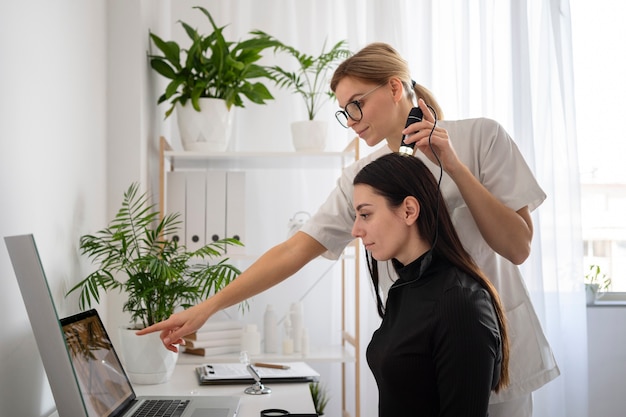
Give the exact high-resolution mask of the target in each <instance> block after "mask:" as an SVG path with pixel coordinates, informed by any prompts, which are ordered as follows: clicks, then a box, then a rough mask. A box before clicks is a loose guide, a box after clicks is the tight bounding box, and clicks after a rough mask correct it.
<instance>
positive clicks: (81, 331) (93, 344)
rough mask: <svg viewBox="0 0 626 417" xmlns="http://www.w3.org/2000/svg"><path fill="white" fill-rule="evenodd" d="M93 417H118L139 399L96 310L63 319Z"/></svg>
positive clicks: (86, 404)
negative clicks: (120, 412) (117, 415)
mask: <svg viewBox="0 0 626 417" xmlns="http://www.w3.org/2000/svg"><path fill="white" fill-rule="evenodd" d="M61 326H62V327H63V333H64V335H65V339H66V341H67V346H68V351H69V354H70V359H71V361H72V364H73V366H74V372H75V374H76V379H77V380H78V384H79V386H80V390H81V392H82V394H83V400H84V403H85V407H87V411H88V414H89V416H98V417H100V416H102V417H104V416H114V415H116V414H117V413H118V412H119V411H120V410H122V409H125V408H126V407H127V406H128V404H129V403H130V402H132V401H133V400H134V399H135V393H134V391H133V388H132V386H131V384H130V382H129V380H128V378H127V376H126V373H125V372H124V369H123V368H122V364H121V363H120V360H119V358H118V356H117V354H116V353H115V350H114V349H113V345H112V343H111V340H110V339H109V336H108V334H107V332H106V329H105V328H104V326H103V324H102V321H101V320H100V317H99V316H98V313H97V311H96V310H94V309H92V310H89V311H85V312H82V313H79V314H76V315H74V316H71V317H66V318H63V319H61Z"/></svg>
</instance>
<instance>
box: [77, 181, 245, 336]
mask: <svg viewBox="0 0 626 417" xmlns="http://www.w3.org/2000/svg"><path fill="white" fill-rule="evenodd" d="M138 190H139V185H138V184H136V183H135V184H131V186H130V187H129V188H128V190H127V191H126V192H125V193H124V199H123V202H122V207H121V208H120V210H119V211H118V212H117V214H116V216H115V218H114V219H113V220H112V221H111V222H110V223H109V226H108V227H106V228H105V229H102V230H100V231H98V232H97V233H96V234H94V235H84V236H81V238H80V249H81V253H82V254H83V255H87V256H88V257H89V258H90V259H91V260H92V261H93V262H94V263H96V264H97V265H98V269H97V270H96V271H94V272H92V273H90V274H89V275H88V276H87V277H86V278H85V279H83V280H82V281H80V282H79V283H78V284H76V285H75V286H74V287H73V288H72V289H70V290H69V291H68V292H67V294H68V295H69V294H70V293H72V292H74V291H78V290H80V297H79V307H80V308H81V309H85V308H87V307H90V306H91V305H92V304H93V303H98V302H99V301H100V292H101V291H102V292H107V291H110V290H115V289H117V290H119V291H124V292H125V293H126V294H127V296H128V298H127V301H126V302H125V304H124V306H123V310H124V311H128V312H129V313H130V315H131V319H132V321H133V322H135V323H137V324H138V325H139V324H140V325H142V326H149V325H152V324H154V323H157V322H159V321H162V320H165V319H167V318H168V317H169V316H170V315H171V314H172V313H174V309H175V308H176V307H183V308H187V307H190V306H192V305H194V304H196V303H198V302H200V301H202V300H203V299H205V298H207V297H208V296H209V295H210V294H212V293H214V292H217V291H219V290H220V289H221V288H223V287H225V286H226V285H227V284H229V283H230V282H231V281H232V280H234V279H235V278H236V277H237V276H238V275H239V274H240V273H241V272H240V271H239V270H238V269H237V268H235V267H234V266H232V265H230V264H228V263H227V261H228V259H227V258H226V259H222V260H221V261H219V262H216V263H213V264H211V263H209V262H208V261H207V262H206V263H199V261H201V260H202V261H204V260H205V259H211V258H216V257H221V256H222V255H223V254H224V249H225V248H226V246H227V245H242V243H241V242H239V241H238V240H236V239H223V240H219V241H217V242H213V243H210V244H208V245H206V246H204V247H202V248H200V249H198V250H196V251H187V250H186V248H185V246H183V245H179V244H178V242H177V241H176V240H175V239H171V240H169V239H167V238H165V237H164V236H173V235H175V234H176V233H177V231H178V229H179V227H180V225H181V221H180V220H178V218H179V214H178V213H174V214H169V215H167V216H165V217H163V219H161V220H160V221H159V219H158V217H159V212H158V211H156V210H155V206H154V205H149V199H148V196H147V194H138ZM118 274H121V275H124V276H125V277H126V278H127V279H126V280H120V279H118V277H117V275H118Z"/></svg>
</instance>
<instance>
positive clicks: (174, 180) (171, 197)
mask: <svg viewBox="0 0 626 417" xmlns="http://www.w3.org/2000/svg"><path fill="white" fill-rule="evenodd" d="M185 180H186V178H185V172H183V171H168V172H167V173H166V174H165V181H166V187H167V193H166V200H165V214H172V213H179V214H180V216H179V217H178V220H179V221H180V222H181V223H180V225H179V228H178V233H176V235H174V236H170V238H172V239H177V240H178V243H179V244H181V245H184V244H185Z"/></svg>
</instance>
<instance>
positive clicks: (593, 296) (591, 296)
mask: <svg viewBox="0 0 626 417" xmlns="http://www.w3.org/2000/svg"><path fill="white" fill-rule="evenodd" d="M599 287H600V286H599V285H598V284H585V296H586V298H587V305H590V304H594V303H595V302H596V300H597V298H598V289H599Z"/></svg>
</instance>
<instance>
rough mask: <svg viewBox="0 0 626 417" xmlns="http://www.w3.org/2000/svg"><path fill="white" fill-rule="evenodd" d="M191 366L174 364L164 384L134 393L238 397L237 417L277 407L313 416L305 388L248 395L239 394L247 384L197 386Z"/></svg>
mask: <svg viewBox="0 0 626 417" xmlns="http://www.w3.org/2000/svg"><path fill="white" fill-rule="evenodd" d="M196 366H197V365H191V364H180V363H179V364H177V365H176V370H175V371H174V374H173V375H172V378H171V379H170V380H169V381H168V382H167V383H165V384H157V385H134V388H135V392H136V393H137V395H138V396H141V395H240V396H241V407H240V408H239V414H237V417H259V415H260V413H261V410H265V409H267V408H281V409H284V410H288V411H289V412H291V413H314V412H315V407H314V406H313V400H312V399H311V393H310V391H309V385H308V384H307V383H297V384H271V383H268V384H265V385H266V386H268V387H270V388H271V389H272V392H271V394H264V395H249V394H245V393H244V392H243V390H244V389H246V388H247V387H248V386H249V384H241V385H200V384H198V379H197V377H196V374H195V367H196Z"/></svg>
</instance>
